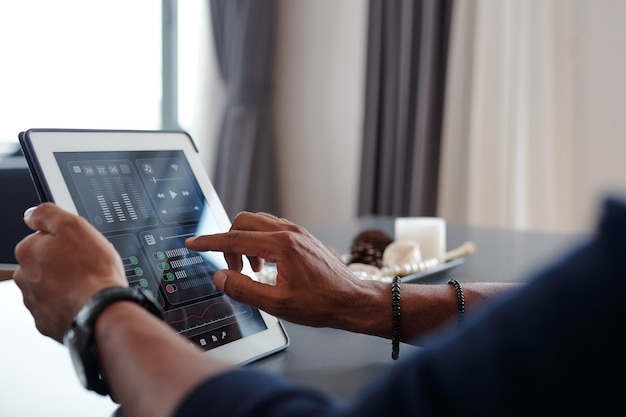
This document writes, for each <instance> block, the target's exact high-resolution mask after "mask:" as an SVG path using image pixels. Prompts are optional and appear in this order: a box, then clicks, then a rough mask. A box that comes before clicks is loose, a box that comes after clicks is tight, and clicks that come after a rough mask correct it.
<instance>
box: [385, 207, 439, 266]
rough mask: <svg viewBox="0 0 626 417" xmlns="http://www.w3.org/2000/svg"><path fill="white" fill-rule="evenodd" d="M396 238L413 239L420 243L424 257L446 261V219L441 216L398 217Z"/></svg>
mask: <svg viewBox="0 0 626 417" xmlns="http://www.w3.org/2000/svg"><path fill="white" fill-rule="evenodd" d="M394 226H395V232H394V233H395V240H402V239H411V240H415V241H416V242H417V243H419V245H420V251H421V252H422V259H424V260H426V259H430V258H437V259H439V262H441V263H443V262H445V256H446V221H445V220H444V219H442V218H441V217H398V218H397V219H396V220H395V225H394Z"/></svg>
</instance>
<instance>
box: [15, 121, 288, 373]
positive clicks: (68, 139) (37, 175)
mask: <svg viewBox="0 0 626 417" xmlns="http://www.w3.org/2000/svg"><path fill="white" fill-rule="evenodd" d="M19 141H20V145H21V146H22V150H23V153H24V156H25V158H26V160H27V162H28V165H29V169H30V171H31V176H32V177H33V182H34V183H35V188H36V189H37V193H38V194H39V198H40V199H41V201H52V202H54V203H55V204H57V205H58V206H60V207H62V208H64V209H65V210H67V211H69V212H71V213H74V214H78V210H77V207H76V205H75V203H74V201H73V199H72V196H71V194H70V190H69V188H68V186H67V184H66V182H65V179H64V178H63V174H62V172H61V168H60V167H59V164H58V163H57V160H56V159H55V156H54V154H55V153H57V152H115V151H121V152H125V151H160V150H163V151H179V150H180V151H182V152H183V154H184V155H185V157H186V159H187V162H188V163H189V166H190V167H191V170H192V172H193V175H194V177H195V179H196V181H197V183H198V185H199V187H200V189H201V190H202V193H203V194H204V197H205V199H206V201H207V203H208V207H210V208H211V212H212V213H213V215H214V217H215V220H216V222H217V224H218V227H219V228H220V230H219V231H223V232H225V231H228V230H229V228H230V226H231V222H230V219H229V218H228V215H227V213H226V211H225V209H224V207H223V205H222V202H221V200H220V198H219V196H218V195H217V193H216V191H215V189H214V187H213V184H212V183H211V181H210V179H209V176H208V175H207V173H206V171H205V168H204V166H203V165H202V162H201V160H200V157H199V153H198V150H197V147H196V146H195V143H194V141H193V139H192V138H191V136H190V135H189V134H188V133H186V132H183V131H150V130H142V131H139V130H95V129H29V130H27V131H25V132H22V133H20V135H19ZM242 272H243V273H244V274H246V275H248V276H250V277H252V278H253V279H257V277H256V275H255V273H254V271H253V270H252V268H251V267H250V264H249V263H248V262H247V260H245V262H244V269H243V271H242ZM259 312H260V314H261V317H262V319H263V321H264V323H265V326H266V327H267V329H266V330H263V331H260V332H257V333H255V334H252V335H249V336H246V337H243V338H241V339H238V340H235V341H232V342H230V343H227V344H225V345H221V346H218V347H215V348H212V349H209V350H207V351H206V352H207V353H208V354H210V355H212V356H214V357H216V358H219V359H222V360H225V361H228V362H231V363H235V364H245V363H249V362H252V361H255V360H257V359H260V358H262V357H265V356H267V355H270V354H272V353H274V352H277V351H280V350H283V349H285V348H287V347H288V346H289V338H288V336H287V333H286V332H285V330H284V327H283V325H282V323H281V322H280V320H279V319H277V318H276V317H274V316H272V315H270V314H268V313H266V312H264V311H262V310H259Z"/></svg>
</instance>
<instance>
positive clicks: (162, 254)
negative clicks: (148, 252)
mask: <svg viewBox="0 0 626 417" xmlns="http://www.w3.org/2000/svg"><path fill="white" fill-rule="evenodd" d="M157 257H158V258H159V259H165V254H164V253H163V252H157Z"/></svg>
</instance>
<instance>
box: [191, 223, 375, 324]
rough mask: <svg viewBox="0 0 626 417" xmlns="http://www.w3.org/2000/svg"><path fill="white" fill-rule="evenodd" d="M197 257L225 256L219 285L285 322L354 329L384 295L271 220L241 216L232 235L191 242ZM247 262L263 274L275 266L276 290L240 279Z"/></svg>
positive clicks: (300, 232) (302, 235) (296, 230)
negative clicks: (205, 253) (212, 253)
mask: <svg viewBox="0 0 626 417" xmlns="http://www.w3.org/2000/svg"><path fill="white" fill-rule="evenodd" d="M186 245H187V247H188V248H190V249H192V250H196V251H220V252H224V256H225V258H226V261H227V263H228V267H229V268H230V269H228V270H224V271H218V272H217V273H216V274H215V277H214V281H215V284H216V285H217V286H218V287H219V288H220V289H222V291H224V293H226V294H227V295H229V296H231V297H232V298H234V299H236V300H238V301H241V302H243V303H246V304H250V305H253V306H256V307H258V308H260V309H262V310H264V311H267V312H268V313H270V314H273V315H275V316H277V317H280V318H283V319H285V320H288V321H291V322H294V323H299V324H304V325H309V326H318V327H321V326H329V327H338V328H344V329H352V328H353V326H354V324H351V322H352V321H358V320H359V319H360V320H363V321H365V320H364V319H363V315H364V314H365V315H367V314H368V313H369V311H368V308H367V307H366V306H363V305H362V303H361V300H362V301H363V302H367V303H368V304H370V305H372V304H373V303H372V300H373V299H376V298H379V295H378V294H379V293H382V292H383V291H381V290H380V288H379V283H375V282H369V283H366V282H363V281H360V280H358V279H357V278H356V277H355V275H354V274H353V273H352V272H351V271H350V270H349V269H348V268H347V267H346V266H345V265H344V264H343V263H342V262H341V261H340V260H339V259H338V258H337V257H336V256H335V255H334V254H333V253H332V252H331V251H330V250H329V249H328V248H327V247H326V246H324V245H323V244H322V243H321V242H320V241H319V240H318V239H316V238H315V237H313V236H312V235H311V234H310V233H309V232H308V231H306V230H305V229H304V228H302V227H301V226H298V225H296V224H294V223H291V222H289V221H288V220H285V219H280V218H277V217H274V216H272V215H269V214H265V213H259V214H253V213H248V212H242V213H240V214H239V215H238V216H237V217H236V218H235V220H234V221H233V224H232V227H231V230H230V231H229V232H227V233H221V234H214V235H207V236H199V237H197V238H191V239H188V240H187V241H186ZM242 256H246V257H248V259H249V260H250V263H251V265H252V267H253V269H254V270H256V271H258V270H259V269H260V268H261V266H262V263H263V260H265V261H268V262H274V263H276V266H277V270H278V274H277V276H276V285H268V284H263V283H260V282H257V281H253V280H251V279H250V278H249V277H247V276H245V275H243V274H241V273H240V271H241V269H242V266H243V262H242Z"/></svg>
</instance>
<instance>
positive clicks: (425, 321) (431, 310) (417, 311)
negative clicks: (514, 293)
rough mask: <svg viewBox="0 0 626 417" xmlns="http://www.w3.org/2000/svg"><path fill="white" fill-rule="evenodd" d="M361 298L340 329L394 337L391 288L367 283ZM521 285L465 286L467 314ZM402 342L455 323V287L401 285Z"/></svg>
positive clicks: (456, 302) (465, 284) (447, 285)
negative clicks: (392, 333) (392, 332)
mask: <svg viewBox="0 0 626 417" xmlns="http://www.w3.org/2000/svg"><path fill="white" fill-rule="evenodd" d="M363 284H364V288H363V290H362V291H361V295H360V296H358V297H357V296H355V298H354V300H353V301H354V302H355V303H356V304H357V305H355V306H353V308H352V312H353V314H350V315H347V316H345V317H344V319H343V322H342V323H341V324H339V325H338V327H340V328H343V329H344V330H350V331H354V332H359V333H365V334H371V335H374V336H381V337H385V338H390V337H391V328H392V312H391V285H390V284H389V283H381V282H368V283H367V284H366V283H365V282H364V283H363ZM520 285H521V284H514V283H464V284H462V288H463V295H464V298H465V311H466V312H467V313H469V314H471V312H472V310H474V309H476V308H477V307H479V306H481V305H482V304H484V303H485V302H486V301H487V300H489V299H491V298H494V297H497V296H499V295H502V294H505V293H507V292H509V291H511V290H513V289H515V288H517V287H519V286H520ZM400 307H401V335H400V337H401V340H403V341H407V342H408V341H412V340H414V339H415V338H417V337H419V336H422V335H424V334H427V333H430V332H432V331H434V330H436V329H438V328H440V327H441V326H442V325H444V324H447V323H450V322H451V321H453V320H456V317H457V316H458V301H457V295H456V292H455V290H454V287H453V286H452V285H449V284H437V285H435V284H402V285H401V290H400Z"/></svg>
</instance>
